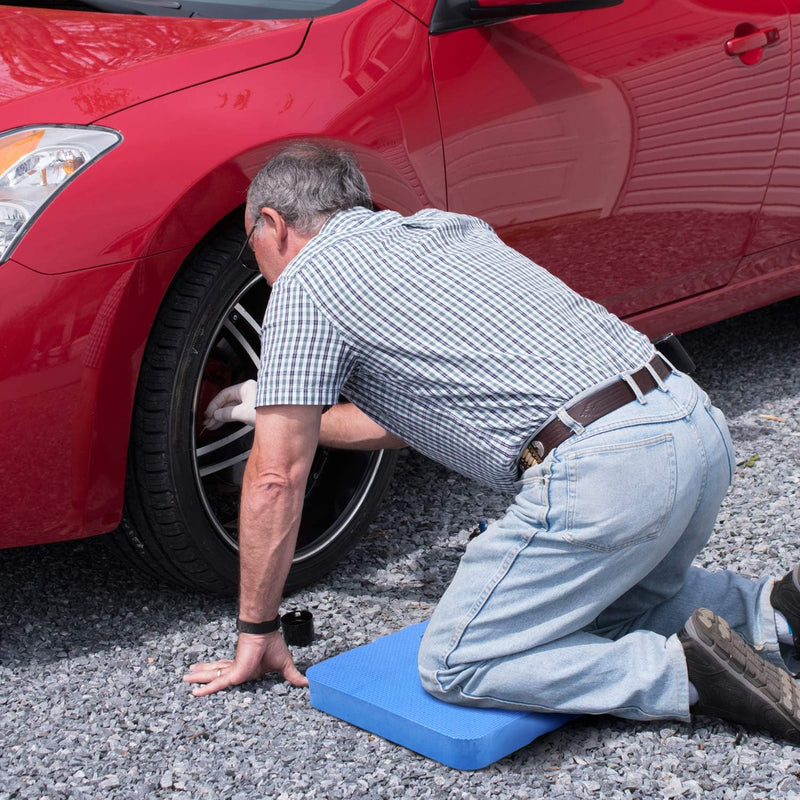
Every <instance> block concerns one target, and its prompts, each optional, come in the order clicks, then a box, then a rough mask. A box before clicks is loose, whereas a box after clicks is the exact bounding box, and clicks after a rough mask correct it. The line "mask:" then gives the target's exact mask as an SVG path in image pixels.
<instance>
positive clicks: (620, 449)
mask: <svg viewBox="0 0 800 800" xmlns="http://www.w3.org/2000/svg"><path fill="white" fill-rule="evenodd" d="M564 464H565V468H566V486H567V510H566V530H565V531H564V538H565V539H566V540H567V541H569V542H571V543H572V544H575V545H579V546H581V547H586V548H589V549H592V550H598V551H601V552H612V551H614V550H620V549H621V548H624V547H629V546H631V545H634V544H637V543H639V542H644V541H648V540H650V539H655V538H657V537H658V536H659V535H660V534H661V532H662V530H663V528H664V524H665V522H666V520H667V518H668V517H669V515H670V512H671V511H672V507H673V505H674V503H675V491H676V488H675V487H676V474H677V472H676V457H675V444H674V442H673V439H672V434H671V433H668V432H667V433H663V434H660V435H658V436H651V437H649V438H647V439H637V440H635V441H623V442H616V443H608V444H606V445H605V446H601V445H598V446H594V447H586V448H580V449H576V450H575V451H574V452H572V453H569V454H568V455H567V456H566V457H565V459H564Z"/></svg>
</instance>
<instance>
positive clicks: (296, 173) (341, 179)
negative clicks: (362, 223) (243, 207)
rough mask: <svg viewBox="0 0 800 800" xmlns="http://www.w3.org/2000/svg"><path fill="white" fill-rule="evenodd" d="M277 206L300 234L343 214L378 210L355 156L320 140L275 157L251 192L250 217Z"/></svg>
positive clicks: (290, 147)
mask: <svg viewBox="0 0 800 800" xmlns="http://www.w3.org/2000/svg"><path fill="white" fill-rule="evenodd" d="M264 206H267V207H269V208H274V209H275V210H276V211H277V212H278V213H279V214H280V215H281V216H282V217H283V219H284V221H285V222H286V224H287V225H289V226H290V227H292V228H294V229H295V230H296V231H297V232H298V233H301V234H304V235H308V234H313V233H316V232H317V230H319V228H320V227H321V226H322V224H323V223H324V222H325V220H326V219H327V218H328V217H330V216H331V215H332V214H334V213H336V212H337V211H343V210H345V209H347V208H353V207H354V206H365V207H366V208H372V200H371V199H370V191H369V186H368V185H367V180H366V178H365V177H364V175H363V174H362V172H361V170H360V169H359V168H358V162H357V161H356V159H355V156H353V154H352V153H350V152H348V151H346V150H338V149H334V148H332V147H328V146H326V145H321V144H317V143H315V142H295V143H293V144H290V145H288V146H287V147H284V148H283V149H282V150H280V151H279V152H278V153H277V154H276V155H274V156H273V157H272V158H271V159H270V160H269V161H268V162H267V163H266V164H265V165H264V166H263V167H262V168H261V170H260V171H259V173H258V175H256V177H255V178H253V182H252V183H251V184H250V188H249V189H248V190H247V214H248V216H249V217H250V218H251V219H253V220H256V221H258V220H259V219H260V218H261V213H260V211H261V209H262V208H264Z"/></svg>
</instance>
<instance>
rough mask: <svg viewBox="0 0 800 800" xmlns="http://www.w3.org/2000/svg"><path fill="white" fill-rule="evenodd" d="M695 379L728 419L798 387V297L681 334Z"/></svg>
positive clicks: (759, 406) (754, 408)
mask: <svg viewBox="0 0 800 800" xmlns="http://www.w3.org/2000/svg"><path fill="white" fill-rule="evenodd" d="M680 338H681V341H682V342H683V344H684V346H685V347H686V349H687V350H688V351H689V353H690V355H691V356H692V358H693V359H694V361H695V363H696V364H697V371H696V372H695V374H694V378H695V380H697V382H698V383H699V384H700V385H701V386H702V387H703V388H704V389H706V391H707V392H708V393H709V395H710V396H711V399H712V400H713V401H714V403H715V404H716V405H718V406H719V407H720V408H722V410H723V411H725V413H726V414H728V415H729V416H735V415H739V414H744V413H746V412H747V411H758V410H761V409H763V408H764V407H765V406H766V404H767V403H770V402H773V403H774V402H775V401H776V400H779V399H780V397H782V396H784V395H785V394H786V392H787V389H788V390H790V391H792V392H793V393H796V392H797V389H798V387H800V368H798V366H799V362H800V358H798V341H800V297H794V298H792V299H790V300H785V301H784V302H782V303H776V304H775V305H772V306H767V307H766V308H761V309H758V310H757V311H751V312H750V313H748V314H742V315H741V316H738V317H734V318H733V319H728V320H724V321H722V322H718V323H716V324H714V325H709V326H707V327H705V328H699V329H698V330H696V331H689V332H688V333H684V334H681V337H680Z"/></svg>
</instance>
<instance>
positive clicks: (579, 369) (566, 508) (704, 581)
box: [185, 143, 800, 742]
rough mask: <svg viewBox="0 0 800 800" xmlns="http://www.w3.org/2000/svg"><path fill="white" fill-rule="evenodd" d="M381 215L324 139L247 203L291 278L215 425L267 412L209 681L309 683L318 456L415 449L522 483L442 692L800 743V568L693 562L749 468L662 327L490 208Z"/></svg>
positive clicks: (277, 276) (438, 688) (261, 255)
mask: <svg viewBox="0 0 800 800" xmlns="http://www.w3.org/2000/svg"><path fill="white" fill-rule="evenodd" d="M370 208H371V206H370V199H369V190H368V187H367V185H366V182H365V180H364V177H363V175H362V174H361V173H360V171H359V170H358V168H357V165H356V163H355V161H354V159H353V158H352V156H351V155H349V154H347V153H343V152H336V151H333V150H330V149H327V148H324V147H320V146H318V145H316V144H310V143H299V144H295V145H292V146H289V147H288V148H287V149H285V150H284V151H282V152H281V153H279V154H278V155H277V156H275V157H274V158H273V159H271V160H270V162H268V164H267V165H266V166H265V167H264V168H263V169H262V171H261V172H260V173H259V174H258V176H257V177H256V178H255V179H254V181H253V183H252V185H251V187H250V190H249V192H248V200H247V210H246V224H247V228H248V231H249V232H248V242H249V244H250V245H251V246H252V249H253V251H254V254H255V258H256V259H257V262H258V267H259V268H260V270H261V273H262V274H263V275H264V277H265V278H266V280H267V281H268V283H270V284H271V285H272V286H273V291H272V296H271V300H270V303H269V307H268V310H267V314H266V316H265V319H264V327H263V332H262V359H261V369H260V373H259V376H258V385H257V389H256V390H254V387H253V385H252V382H250V383H249V384H246V385H240V386H236V387H231V388H230V389H228V390H226V391H225V392H223V393H221V395H219V396H218V397H217V398H216V399H215V400H214V401H213V402H212V404H211V405H210V406H209V409H208V420H207V422H208V424H209V426H211V427H213V426H219V425H221V424H223V422H224V421H226V420H229V419H232V418H236V419H241V420H245V421H251V422H253V423H254V424H255V441H254V446H253V451H252V454H251V456H250V459H249V461H248V464H247V468H246V471H245V476H244V483H243V487H242V504H241V520H240V529H239V535H240V546H241V586H240V606H239V623H238V626H239V631H240V633H239V638H238V644H237V649H236V657H235V659H234V660H233V661H230V660H223V661H217V662H213V663H204V664H198V665H194V666H193V667H192V668H191V672H190V673H189V675H187V676H186V677H185V680H187V681H188V682H191V683H197V684H200V686H199V687H198V688H196V689H195V694H197V695H202V694H209V693H211V692H215V691H218V690H219V689H223V688H225V687H227V686H231V685H234V684H239V683H242V682H244V681H247V680H252V679H256V678H259V677H261V676H262V675H264V674H265V673H267V672H272V671H277V672H280V673H281V674H282V675H283V676H284V677H285V678H286V679H287V680H289V681H290V682H291V683H293V684H295V685H297V686H303V685H306V681H305V678H304V677H303V676H302V675H301V674H300V673H299V671H298V670H297V669H296V668H295V666H294V664H293V662H292V658H291V655H290V653H289V651H288V649H287V647H286V646H285V644H284V643H283V640H282V639H281V636H280V633H278V632H277V616H278V608H279V603H280V598H281V591H282V587H283V584H284V580H285V578H286V575H287V572H288V570H289V567H290V564H291V559H292V553H293V550H294V544H295V537H296V533H297V527H298V522H299V518H300V512H301V509H302V505H303V489H304V486H305V482H306V477H307V474H308V470H309V467H310V464H311V461H312V458H313V455H314V451H315V448H316V446H317V445H318V444H322V445H324V446H328V447H342V448H361V449H373V448H384V447H402V446H405V444H406V443H407V444H409V445H410V446H412V447H415V448H417V449H419V450H420V451H422V452H423V453H425V454H427V455H429V456H430V457H432V458H434V459H437V460H439V461H440V462H442V463H444V464H445V465H447V466H448V467H451V468H452V469H455V470H458V471H460V472H462V473H463V474H465V475H468V476H469V477H471V478H474V479H476V480H480V481H482V482H484V483H485V484H487V485H489V486H491V487H496V488H498V489H509V488H513V487H516V488H517V489H518V494H517V496H516V499H515V501H514V503H513V504H512V505H511V507H510V508H509V509H508V512H507V513H506V514H505V516H504V517H503V518H502V519H500V520H498V521H497V522H495V523H493V524H491V525H490V526H489V527H488V529H487V530H486V531H485V532H484V533H483V534H482V535H481V536H479V537H478V538H476V539H474V540H473V541H472V542H471V543H470V544H469V546H468V547H467V549H466V552H465V554H464V556H463V558H462V560H461V564H460V566H459V569H458V572H457V574H456V576H455V578H454V580H453V582H452V584H451V585H450V587H449V588H448V590H447V591H446V592H445V594H444V596H443V597H442V599H441V602H440V603H439V605H438V607H437V608H436V611H435V612H434V614H433V617H432V619H431V621H430V624H429V626H428V628H427V631H426V634H425V637H424V639H423V641H422V646H421V649H420V654H419V669H420V676H421V679H422V682H423V685H424V686H425V688H426V689H427V690H428V691H429V692H431V693H432V694H434V695H436V696H438V697H441V698H442V699H444V700H447V701H451V702H455V703H462V704H468V705H477V706H495V707H503V708H514V709H534V710H537V711H558V712H574V713H590V714H601V713H609V714H615V715H617V716H620V717H625V718H629V719H656V718H662V717H666V718H677V719H684V720H685V719H688V718H689V717H690V707H691V706H694V707H695V710H703V711H705V712H707V713H714V714H718V715H719V716H722V717H725V718H727V719H731V720H735V721H738V722H742V723H745V724H753V725H756V726H761V727H765V728H768V729H769V730H771V731H772V732H773V733H774V734H776V735H778V736H781V737H784V738H787V739H789V740H791V741H795V742H800V691H799V690H798V688H797V686H796V684H795V681H794V680H793V678H792V677H791V676H790V674H789V672H788V670H787V662H786V661H784V658H783V657H782V654H781V648H782V647H783V649H784V651H785V654H786V657H787V658H788V659H790V660H791V658H792V656H793V655H797V652H796V649H795V651H794V654H792V652H790V651H791V649H792V646H793V645H795V647H796V643H794V642H793V639H792V635H791V630H790V626H791V628H793V629H795V630H797V631H798V632H800V584H799V583H798V569H795V570H794V571H793V572H792V573H790V574H789V575H787V576H786V577H785V578H783V579H782V580H781V581H777V582H776V581H773V580H772V579H770V578H765V579H763V580H761V581H759V582H751V581H749V580H746V579H744V578H741V577H739V576H737V575H735V574H734V573H731V572H716V573H709V572H706V571H705V570H702V569H699V568H695V567H692V566H691V562H692V559H693V558H694V556H695V555H696V554H697V553H698V552H699V551H700V549H701V548H702V547H703V546H704V544H705V542H706V541H707V539H708V537H709V535H710V532H711V530H712V527H713V524H714V520H715V517H716V514H717V512H718V509H719V506H720V503H721V501H722V499H723V497H724V495H725V493H726V491H727V489H728V486H729V484H730V481H731V477H732V473H733V469H734V461H733V449H732V446H731V441H730V437H729V434H728V431H727V428H726V425H725V421H724V418H723V416H722V414H721V413H720V412H719V411H718V410H717V409H716V408H714V407H713V406H712V405H711V403H710V401H709V400H708V397H707V396H706V395H705V393H704V392H702V390H700V389H699V388H698V387H697V385H696V384H695V383H694V382H693V381H692V380H691V379H690V378H688V377H687V376H685V375H683V374H682V373H680V372H678V371H676V370H675V369H674V368H672V366H671V365H670V364H669V363H668V362H667V361H666V360H664V359H662V358H661V357H660V356H658V355H656V354H655V352H654V350H653V347H652V345H651V344H650V342H649V341H648V340H647V339H646V338H645V337H644V336H642V335H641V334H639V333H637V332H636V331H635V330H633V329H632V328H630V327H629V326H628V325H626V324H624V323H622V322H621V321H620V320H618V319H617V318H616V317H614V316H613V315H612V314H610V313H609V312H607V311H606V310H605V309H603V308H602V307H600V306H598V305H597V304H595V303H593V302H591V301H589V300H587V299H585V298H583V297H580V296H579V295H577V294H575V293H574V292H572V291H571V290H570V289H568V288H567V287H566V286H565V285H564V284H563V283H561V282H560V281H559V280H558V279H556V278H555V277H553V276H552V275H550V274H549V273H548V272H547V271H546V270H544V269H542V268H541V267H539V266H538V265H536V264H534V263H532V262H531V261H530V260H528V259H527V258H525V257H523V256H522V255H521V254H519V253H517V252H515V251H514V250H511V249H510V248H508V247H506V246H505V245H504V244H503V243H502V242H501V241H500V240H499V239H498V238H497V236H496V235H495V234H494V233H493V232H492V230H491V229H490V228H489V227H488V226H487V225H486V224H485V223H483V222H481V221H480V220H477V219H474V218H471V217H465V216H461V215H455V214H447V213H444V212H440V211H435V210H431V209H428V210H424V211H421V212H419V213H417V214H415V215H413V216H411V217H408V218H404V217H402V216H400V215H399V214H395V213H393V212H388V211H384V212H374V211H372V210H370ZM342 396H344V397H346V398H347V399H348V400H349V401H350V402H349V403H338V401H339V399H340V397H342ZM328 406H332V407H331V408H330V410H328V411H325V412H324V413H323V410H324V409H325V408H326V407H328ZM709 609H710V610H709ZM777 612H780V613H777ZM717 613H719V615H720V616H717ZM722 617H724V618H725V619H723V618H722ZM726 620H727V622H726ZM779 639H780V640H782V642H783V644H780V643H779ZM748 643H749V644H748ZM751 645H752V646H751ZM792 663H793V662H792Z"/></svg>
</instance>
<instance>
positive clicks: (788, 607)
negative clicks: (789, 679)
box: [769, 564, 800, 659]
mask: <svg viewBox="0 0 800 800" xmlns="http://www.w3.org/2000/svg"><path fill="white" fill-rule="evenodd" d="M769 602H770V603H771V605H772V607H773V608H774V609H775V610H776V611H780V612H781V614H783V616H784V617H786V621H787V622H788V623H789V627H790V628H791V629H792V639H794V652H793V653H792V655H793V656H794V657H795V658H798V659H800V564H798V565H797V566H796V567H795V568H794V569H793V570H792V571H791V572H787V573H786V575H784V576H783V577H782V578H781V579H780V580H779V581H775V583H774V585H773V587H772V594H770V596H769Z"/></svg>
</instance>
